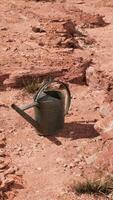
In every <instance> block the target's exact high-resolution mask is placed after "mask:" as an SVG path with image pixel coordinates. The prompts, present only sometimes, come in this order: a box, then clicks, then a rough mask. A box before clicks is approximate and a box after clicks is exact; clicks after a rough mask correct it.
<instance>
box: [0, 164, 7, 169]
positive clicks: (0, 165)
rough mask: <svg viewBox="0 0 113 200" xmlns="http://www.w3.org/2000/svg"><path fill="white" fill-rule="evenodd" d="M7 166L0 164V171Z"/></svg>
mask: <svg viewBox="0 0 113 200" xmlns="http://www.w3.org/2000/svg"><path fill="white" fill-rule="evenodd" d="M7 166H8V163H1V164H0V170H1V169H5V168H6V167H7Z"/></svg>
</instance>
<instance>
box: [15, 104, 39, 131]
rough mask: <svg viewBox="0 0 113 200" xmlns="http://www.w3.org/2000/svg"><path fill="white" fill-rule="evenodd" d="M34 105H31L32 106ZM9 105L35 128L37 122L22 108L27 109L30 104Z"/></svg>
mask: <svg viewBox="0 0 113 200" xmlns="http://www.w3.org/2000/svg"><path fill="white" fill-rule="evenodd" d="M33 106H34V105H32V107H33ZM11 107H12V108H13V109H14V110H15V111H16V112H17V113H19V114H20V115H21V116H22V117H23V118H24V119H26V120H27V121H28V122H29V123H30V124H31V125H32V126H34V127H35V128H37V122H36V121H35V120H34V119H33V118H32V117H31V116H30V115H28V114H27V113H26V112H24V110H27V109H28V108H31V105H28V106H25V107H22V108H19V107H18V106H17V105H15V104H12V105H11Z"/></svg>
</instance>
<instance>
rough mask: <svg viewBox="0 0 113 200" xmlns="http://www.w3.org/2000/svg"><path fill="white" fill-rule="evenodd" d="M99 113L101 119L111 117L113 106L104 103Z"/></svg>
mask: <svg viewBox="0 0 113 200" xmlns="http://www.w3.org/2000/svg"><path fill="white" fill-rule="evenodd" d="M99 113H100V115H101V117H108V116H110V115H113V105H112V104H110V103H104V104H103V105H102V106H101V107H100V109H99Z"/></svg>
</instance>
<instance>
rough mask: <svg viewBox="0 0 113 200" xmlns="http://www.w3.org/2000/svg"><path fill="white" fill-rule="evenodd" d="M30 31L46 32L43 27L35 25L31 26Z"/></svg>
mask: <svg viewBox="0 0 113 200" xmlns="http://www.w3.org/2000/svg"><path fill="white" fill-rule="evenodd" d="M32 31H33V32H35V33H44V32H46V31H45V30H44V29H43V28H41V27H36V26H33V27H32Z"/></svg>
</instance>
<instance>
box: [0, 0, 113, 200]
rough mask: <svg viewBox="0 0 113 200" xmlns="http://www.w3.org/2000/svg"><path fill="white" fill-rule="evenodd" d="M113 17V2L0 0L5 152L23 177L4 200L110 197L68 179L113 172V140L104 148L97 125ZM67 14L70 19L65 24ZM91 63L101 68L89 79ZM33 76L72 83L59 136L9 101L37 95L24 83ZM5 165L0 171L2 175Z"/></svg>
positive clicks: (0, 128) (107, 84) (0, 123)
mask: <svg viewBox="0 0 113 200" xmlns="http://www.w3.org/2000/svg"><path fill="white" fill-rule="evenodd" d="M98 14H99V15H100V16H99V15H98ZM101 16H104V17H101ZM112 19H113V1H99V0H96V1H92V0H86V1H83V0H81V1H80V0H79V1H78V0H76V1H74V0H67V1H55V2H43V1H39V2H36V1H30V0H28V1H27V0H20V1H16V0H9V1H7V0H3V1H2V2H0V113H1V114H0V134H3V135H4V137H5V140H6V143H5V147H1V149H2V150H3V149H5V151H6V155H5V157H4V162H6V161H7V159H10V161H9V166H13V168H14V166H15V168H14V169H15V170H14V171H13V172H12V173H11V172H9V177H10V176H11V178H12V180H13V182H15V181H17V182H19V184H14V183H13V184H12V182H11V181H9V184H10V187H9V186H7V185H5V187H6V186H7V187H6V188H5V190H3V193H1V199H9V200H12V199H13V198H14V199H15V200H24V199H25V200H73V199H74V200H79V199H82V200H87V199H88V200H90V199H94V200H96V199H98V200H101V199H102V200H104V199H107V197H106V196H101V197H99V196H93V195H82V196H79V195H77V194H74V193H73V192H72V191H70V189H69V186H70V185H71V183H72V182H73V181H79V180H81V179H82V177H83V175H84V176H86V177H92V176H93V175H94V174H97V173H98V172H99V171H101V172H103V173H104V174H105V173H107V172H109V173H111V174H112V173H113V165H112V164H113V162H112V161H113V150H112V141H109V145H108V143H107V144H106V145H105V146H104V147H103V142H102V138H101V137H100V135H99V133H97V131H96V130H95V129H94V125H95V123H96V122H97V121H98V120H100V119H101V116H100V114H99V108H100V106H101V105H102V103H103V102H104V101H105V98H106V95H109V94H107V92H108V93H109V91H108V88H111V87H112V77H113V76H112V75H113V67H112V60H113V54H112V49H113V42H112V35H113V20H112ZM68 20H71V22H73V23H72V24H71V25H70V26H69V28H68V26H66V27H67V28H65V27H64V24H66V23H67V22H68ZM73 24H74V27H75V30H74V31H75V35H74V36H73V31H72V35H70V34H71V33H70V29H71V28H72V29H73ZM37 28H38V30H37ZM89 67H93V68H95V70H97V71H99V72H100V74H102V75H100V74H99V77H97V76H95V77H93V78H92V79H90V82H88V80H87V77H86V70H87V68H89ZM32 77H33V78H38V77H40V78H41V79H46V78H49V77H52V78H55V79H57V80H62V81H65V82H66V83H68V84H69V88H70V91H71V96H72V99H71V107H70V110H69V113H68V114H67V115H66V118H65V127H64V130H62V131H61V132H60V133H59V134H58V135H55V136H51V137H50V136H49V137H43V136H39V134H38V132H36V130H35V129H34V128H33V127H32V126H31V125H30V124H28V123H27V122H26V121H25V120H24V119H23V118H22V117H20V116H19V115H18V114H17V113H16V112H15V111H13V110H12V108H11V104H12V103H16V104H18V105H21V104H26V103H30V102H32V99H33V95H32V94H28V93H27V92H26V91H25V90H24V89H23V82H22V80H23V79H25V80H29V79H30V80H31V79H32ZM1 140H2V139H1ZM8 168H10V167H8ZM6 170H8V169H6V168H5V167H4V168H3V170H2V171H0V179H1V180H2V176H3V181H4V179H6V180H7V176H5V175H4V174H5V173H6ZM12 174H13V175H12ZM9 177H8V178H9ZM20 179H21V180H20ZM20 183H21V184H20ZM4 194H5V196H4ZM6 195H7V197H6ZM3 196H4V197H3ZM108 199H110V200H112V199H113V197H112V196H110V197H108Z"/></svg>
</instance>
